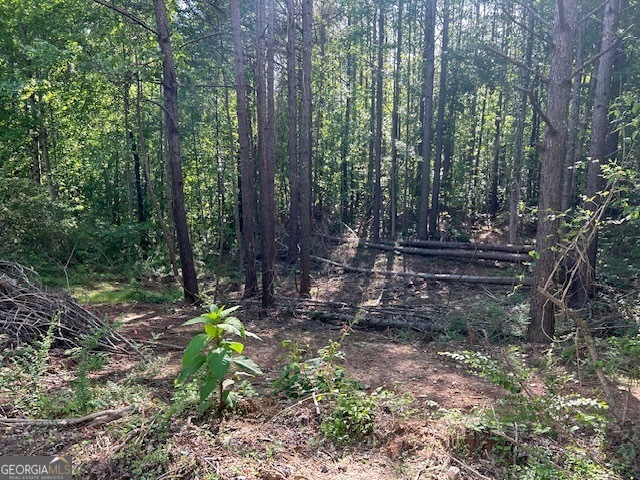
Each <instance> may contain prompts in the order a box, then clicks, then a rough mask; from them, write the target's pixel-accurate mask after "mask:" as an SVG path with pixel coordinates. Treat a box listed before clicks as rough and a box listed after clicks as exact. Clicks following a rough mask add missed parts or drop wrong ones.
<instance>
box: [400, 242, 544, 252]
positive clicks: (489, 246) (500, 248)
mask: <svg viewBox="0 0 640 480" xmlns="http://www.w3.org/2000/svg"><path fill="white" fill-rule="evenodd" d="M396 243H398V245H401V246H403V247H418V248H443V249H453V248H455V249H460V250H474V251H478V250H483V251H489V252H507V253H519V254H525V255H529V252H531V251H533V250H535V247H534V246H533V245H512V244H500V243H475V242H437V241H435V240H398V242H396Z"/></svg>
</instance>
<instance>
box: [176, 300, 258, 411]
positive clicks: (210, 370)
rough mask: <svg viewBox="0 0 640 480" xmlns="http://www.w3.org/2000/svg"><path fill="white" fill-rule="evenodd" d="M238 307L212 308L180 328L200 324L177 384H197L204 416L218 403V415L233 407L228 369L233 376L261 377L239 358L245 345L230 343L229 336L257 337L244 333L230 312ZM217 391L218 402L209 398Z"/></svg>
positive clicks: (255, 367) (234, 399) (250, 363)
mask: <svg viewBox="0 0 640 480" xmlns="http://www.w3.org/2000/svg"><path fill="white" fill-rule="evenodd" d="M238 308H240V307H232V308H227V309H225V308H224V307H221V308H220V307H218V306H217V305H212V306H211V307H210V309H209V313H205V314H203V315H201V316H199V317H196V318H192V319H191V320H188V321H187V322H185V323H184V324H183V325H194V324H203V329H204V333H199V334H197V335H195V336H194V337H193V338H192V339H191V341H190V342H189V345H188V346H187V348H186V350H185V351H184V354H183V356H182V370H181V371H180V375H179V376H178V378H177V379H176V384H178V385H180V384H183V383H184V382H185V381H187V380H189V379H194V380H195V382H196V383H197V384H198V395H199V399H200V405H199V407H198V411H199V412H200V413H203V412H204V411H205V410H207V409H208V408H210V407H211V406H212V405H214V404H215V403H216V402H217V413H218V414H221V413H222V412H223V411H224V410H225V409H227V408H230V409H233V408H235V406H236V404H237V401H238V395H237V393H236V392H234V391H233V389H232V388H233V385H234V383H235V380H233V379H232V378H230V377H231V375H230V371H231V366H232V365H234V366H235V367H236V369H237V371H236V372H235V376H239V375H261V374H262V370H260V367H259V366H258V365H257V364H256V363H255V362H253V360H251V359H249V358H248V357H246V356H244V355H241V354H242V353H243V351H244V347H245V346H244V343H241V342H238V341H235V340H232V339H231V338H230V337H229V336H232V337H240V338H242V339H245V338H247V337H253V338H258V339H259V337H258V336H257V335H255V334H253V333H251V332H248V331H247V330H245V328H244V325H243V324H242V322H241V321H240V320H239V319H238V318H237V317H234V316H231V314H232V313H233V312H235V311H236V310H238ZM216 389H217V391H218V397H217V399H214V398H209V397H210V395H211V393H213V392H214V390H216Z"/></svg>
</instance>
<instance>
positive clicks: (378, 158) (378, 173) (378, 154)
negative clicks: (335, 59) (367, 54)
mask: <svg viewBox="0 0 640 480" xmlns="http://www.w3.org/2000/svg"><path fill="white" fill-rule="evenodd" d="M384 16H385V12H384V11H383V10H382V8H380V11H379V16H378V68H377V69H376V132H375V163H374V170H375V173H374V174H375V182H374V187H373V226H372V232H371V233H372V237H373V239H374V240H378V239H379V238H380V214H381V212H382V186H381V183H380V179H381V177H382V93H383V92H382V91H383V87H384V79H383V68H384V55H383V54H384Z"/></svg>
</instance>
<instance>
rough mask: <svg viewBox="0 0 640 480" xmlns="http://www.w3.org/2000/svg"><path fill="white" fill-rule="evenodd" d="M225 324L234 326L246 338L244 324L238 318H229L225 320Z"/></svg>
mask: <svg viewBox="0 0 640 480" xmlns="http://www.w3.org/2000/svg"><path fill="white" fill-rule="evenodd" d="M224 323H225V324H227V325H232V326H234V327H235V328H237V329H238V330H239V331H240V336H242V337H244V325H243V324H242V322H241V321H240V320H239V319H238V318H236V317H228V318H225V319H224Z"/></svg>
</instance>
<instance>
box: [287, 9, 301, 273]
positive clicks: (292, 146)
mask: <svg viewBox="0 0 640 480" xmlns="http://www.w3.org/2000/svg"><path fill="white" fill-rule="evenodd" d="M295 19H296V11H295V1H294V0H287V102H288V103H287V106H288V115H289V194H290V197H291V198H290V202H289V252H288V259H289V262H293V261H295V260H296V259H297V258H298V243H299V242H300V220H299V210H300V178H299V176H298V89H297V86H298V85H297V84H298V82H297V75H296V23H295Z"/></svg>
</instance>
